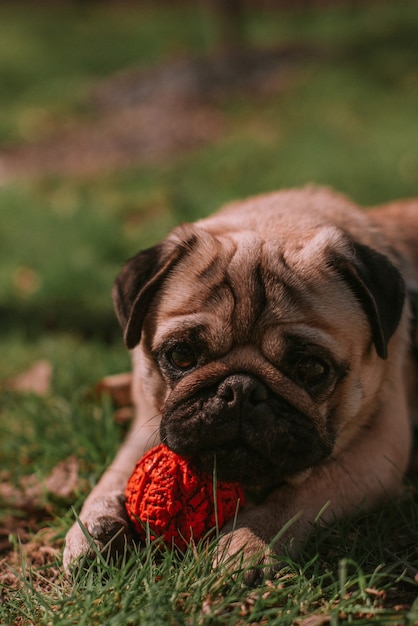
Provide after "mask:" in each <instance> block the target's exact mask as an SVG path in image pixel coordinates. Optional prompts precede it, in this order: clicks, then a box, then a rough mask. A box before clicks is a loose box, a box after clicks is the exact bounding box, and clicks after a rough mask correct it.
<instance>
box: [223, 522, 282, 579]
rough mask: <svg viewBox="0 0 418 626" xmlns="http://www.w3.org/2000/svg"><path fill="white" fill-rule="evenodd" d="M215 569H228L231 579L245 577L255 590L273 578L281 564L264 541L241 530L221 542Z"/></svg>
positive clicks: (251, 532)
mask: <svg viewBox="0 0 418 626" xmlns="http://www.w3.org/2000/svg"><path fill="white" fill-rule="evenodd" d="M214 566H215V567H217V568H218V567H225V568H226V569H227V570H228V571H229V572H230V573H231V574H232V575H236V576H242V578H243V581H244V582H245V583H246V584H247V585H249V586H255V585H257V584H259V583H260V582H261V580H262V579H264V578H272V577H273V576H274V574H275V572H276V571H277V566H278V561H277V558H275V553H274V552H273V551H272V549H271V546H270V545H269V544H268V543H267V542H266V541H265V540H264V539H262V538H261V537H260V536H258V535H257V534H255V533H254V532H253V531H252V530H250V528H247V527H245V526H242V527H240V528H236V529H235V530H231V531H230V532H228V533H226V534H225V535H224V536H222V537H221V538H220V539H219V542H218V545H217V549H216V553H215V559H214Z"/></svg>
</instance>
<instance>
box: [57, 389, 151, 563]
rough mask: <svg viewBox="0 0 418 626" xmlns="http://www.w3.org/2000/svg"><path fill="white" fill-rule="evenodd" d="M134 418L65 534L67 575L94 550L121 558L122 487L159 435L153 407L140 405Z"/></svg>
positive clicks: (124, 530)
mask: <svg viewBox="0 0 418 626" xmlns="http://www.w3.org/2000/svg"><path fill="white" fill-rule="evenodd" d="M136 415H137V417H136V419H135V420H134V422H133V424H132V426H131V429H130V432H129V434H128V436H127V438H126V439H125V441H124V443H123V444H122V446H121V448H120V450H119V452H118V453H117V455H116V457H115V459H114V461H113V462H112V464H111V465H110V467H109V468H108V469H107V470H106V471H105V473H104V474H103V476H102V477H101V479H100V481H99V482H98V484H97V485H96V486H95V487H94V489H93V490H92V492H91V493H90V495H89V496H88V498H87V499H86V501H85V503H84V505H83V508H82V510H81V513H80V519H79V521H78V520H77V521H76V522H75V523H74V524H73V526H72V527H71V528H70V530H69V531H68V533H67V536H66V539H65V548H64V555H63V563H64V568H65V570H66V571H67V572H69V571H70V570H71V566H72V564H73V563H74V562H75V561H78V560H79V559H80V558H81V557H86V558H87V559H92V558H94V556H95V554H96V551H97V549H98V550H99V551H101V552H105V553H107V554H109V553H110V554H112V555H116V554H119V555H121V554H123V551H124V547H125V543H126V541H127V540H128V539H129V524H128V518H127V515H126V512H125V497H124V491H125V485H126V482H127V480H128V478H129V476H130V475H131V473H132V471H133V469H134V467H135V464H136V462H137V461H138V460H139V459H140V458H141V456H142V455H143V454H144V452H145V451H146V450H147V449H148V448H149V447H151V445H154V444H155V443H157V442H156V439H155V438H156V433H158V423H156V421H155V419H156V418H155V409H154V407H146V406H144V402H143V401H142V403H141V406H139V407H137V411H136ZM144 416H146V417H144ZM80 522H81V523H80ZM86 535H87V536H86Z"/></svg>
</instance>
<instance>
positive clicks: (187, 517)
mask: <svg viewBox="0 0 418 626" xmlns="http://www.w3.org/2000/svg"><path fill="white" fill-rule="evenodd" d="M214 491H216V505H215V493H214ZM125 495H126V510H127V513H128V515H129V518H130V519H131V520H132V522H133V524H134V526H135V528H136V531H137V532H138V534H139V536H140V538H142V539H145V537H146V536H147V525H148V526H149V529H150V535H151V538H152V539H155V538H156V537H162V538H163V541H164V542H165V543H166V544H167V545H169V546H171V545H173V544H174V545H176V546H177V547H178V548H180V549H182V550H184V549H185V548H186V546H187V544H188V543H189V542H190V539H191V538H193V539H194V540H195V541H199V539H202V537H204V536H205V535H206V534H207V533H208V532H209V531H210V530H212V529H214V528H215V527H216V526H218V528H222V526H223V525H224V524H225V523H226V522H227V521H228V520H229V519H232V518H233V517H234V516H235V514H236V512H237V510H238V508H239V507H241V506H244V490H243V489H242V487H241V486H240V485H239V484H238V483H228V482H222V481H218V482H216V485H214V481H213V477H212V476H209V475H207V474H203V473H201V472H199V470H198V469H197V468H196V467H195V466H194V464H193V463H192V462H191V461H189V460H188V459H185V458H184V457H181V456H179V455H177V454H175V453H174V452H172V451H171V450H170V449H169V448H167V446H165V445H163V444H160V445H159V446H156V447H155V448H153V449H152V450H149V451H148V452H147V453H146V454H145V455H144V456H143V457H142V459H140V461H139V462H138V463H137V464H136V467H135V470H134V472H133V474H132V476H131V477H130V479H129V480H128V483H127V485H126V490H125Z"/></svg>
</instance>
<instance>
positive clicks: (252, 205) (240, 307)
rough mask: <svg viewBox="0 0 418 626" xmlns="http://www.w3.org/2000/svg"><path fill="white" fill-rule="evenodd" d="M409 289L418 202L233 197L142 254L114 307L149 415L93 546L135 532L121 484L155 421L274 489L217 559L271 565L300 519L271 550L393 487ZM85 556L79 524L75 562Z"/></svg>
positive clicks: (108, 495) (182, 449)
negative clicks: (362, 205) (240, 555)
mask: <svg viewBox="0 0 418 626" xmlns="http://www.w3.org/2000/svg"><path fill="white" fill-rule="evenodd" d="M409 292H418V202H412V201H411V202H408V201H405V202H400V203H395V204H393V205H390V206H386V207H382V208H377V209H373V210H369V211H362V210H359V209H358V208H357V207H356V206H355V205H353V204H352V203H351V202H349V201H348V200H347V199H346V198H344V197H342V196H339V195H337V194H334V193H332V192H330V191H328V190H325V189H317V188H310V187H309V188H306V189H303V190H291V191H284V192H279V193H275V194H271V195H267V196H260V197H256V198H252V199H249V200H247V201H244V202H241V203H236V204H233V205H230V206H228V207H226V208H225V209H223V210H222V211H221V212H220V213H217V214H215V215H214V216H212V217H209V218H207V219H205V220H201V221H199V222H197V223H196V224H194V225H184V226H181V227H179V228H177V229H175V230H174V231H173V233H171V234H170V235H169V237H168V238H167V239H166V240H164V241H163V242H162V243H161V244H159V245H158V246H155V247H154V248H152V249H150V250H148V251H145V252H143V253H140V254H139V255H137V256H136V257H134V259H132V260H131V261H129V262H128V264H127V265H126V266H125V269H124V270H123V271H122V273H121V274H120V276H119V277H118V279H117V281H116V285H115V291H114V300H115V306H116V310H117V314H118V317H119V320H120V322H121V325H122V327H123V329H124V333H125V341H126V344H127V346H128V347H129V348H130V349H132V350H133V364H134V370H133V397H134V400H135V404H136V419H135V422H134V424H133V426H132V429H131V432H130V435H129V436H128V438H127V440H126V442H125V443H124V445H123V447H122V448H121V450H120V452H119V454H118V455H117V457H116V459H115V461H114V462H113V464H112V465H111V467H110V468H109V469H108V470H107V472H106V473H105V474H104V476H103V477H102V479H101V481H100V482H99V484H98V485H97V487H96V488H95V489H94V490H93V492H92V493H91V494H90V496H89V498H88V499H87V501H86V503H85V505H84V507H83V510H82V512H81V515H80V518H81V521H82V522H83V524H84V525H85V527H86V529H87V530H88V531H89V533H90V534H91V536H92V538H93V539H94V541H95V542H96V543H97V544H98V545H99V547H100V548H102V547H104V545H105V544H106V543H107V542H108V541H109V540H110V539H111V538H112V536H113V535H114V534H115V532H116V531H120V530H121V531H122V533H121V534H120V535H119V539H121V538H122V539H123V536H124V535H126V534H127V533H128V523H127V520H126V516H125V513H124V508H123V492H124V486H125V483H126V480H127V478H128V476H129V475H130V473H131V471H132V469H133V467H134V464H135V462H136V461H137V460H138V459H139V458H140V457H141V455H142V454H143V453H144V451H145V450H146V449H147V448H149V447H151V446H153V445H155V444H156V443H158V441H156V435H155V433H156V431H157V430H158V426H159V429H160V436H161V439H162V440H163V441H164V442H165V443H166V444H167V445H168V446H169V447H171V448H172V449H173V450H174V451H176V452H178V453H180V454H183V455H186V456H189V457H192V458H193V459H194V460H195V461H196V462H197V464H198V465H200V467H201V468H202V469H204V470H207V471H209V472H211V471H212V468H213V464H214V463H216V471H217V474H218V476H219V478H221V479H226V480H238V481H240V482H241V483H242V484H243V485H244V486H246V487H247V488H248V489H249V490H250V491H251V490H253V491H256V492H260V493H267V494H268V495H267V496H266V497H265V499H264V500H263V501H262V503H261V504H259V505H257V506H254V507H253V508H246V509H244V510H243V511H242V512H241V513H240V514H239V516H238V518H237V520H236V522H235V525H234V528H232V527H229V528H226V529H224V531H225V534H224V537H223V539H222V540H221V544H220V551H219V554H220V555H221V556H227V555H232V554H235V553H237V552H240V551H241V549H242V550H243V552H244V556H245V558H246V560H247V561H249V562H250V561H251V562H267V561H268V559H269V547H268V546H269V544H271V543H272V540H273V539H274V538H275V536H276V535H277V534H278V533H279V532H280V530H281V529H282V527H283V526H284V525H285V524H286V523H287V522H288V521H289V520H291V519H292V518H293V523H292V525H291V527H290V529H289V530H288V531H287V532H286V533H283V534H281V536H280V540H278V541H276V543H275V544H274V548H275V550H276V551H277V550H279V551H280V549H281V548H283V544H284V543H285V542H288V541H289V538H290V537H293V538H294V539H295V545H296V544H297V543H298V542H299V541H301V540H303V539H304V538H305V537H306V535H307V534H308V532H309V529H310V527H311V525H312V522H313V521H314V520H315V519H316V518H317V516H318V514H319V513H320V512H321V515H322V519H323V520H325V521H330V520H332V519H334V518H335V517H337V518H341V517H343V516H346V515H349V514H351V513H353V512H354V511H356V509H357V508H358V507H359V506H365V507H367V508H371V507H373V506H375V505H376V504H377V503H378V502H379V501H380V500H381V499H382V498H383V497H385V496H386V497H387V496H388V495H391V494H393V495H396V494H397V493H398V492H399V490H400V487H401V484H402V478H403V475H404V472H405V470H406V467H407V463H408V458H409V454H410V447H411V427H410V413H412V412H413V411H414V410H415V409H414V407H413V405H414V402H415V401H414V398H413V396H414V393H415V392H416V386H417V377H416V371H415V369H414V364H413V360H412V356H411V355H412V350H411V307H410V303H409V299H408V295H407V294H408V293H409ZM113 545H114V547H118V546H119V547H120V541H119V544H118V541H117V540H115V541H114V542H113ZM270 547H271V545H270ZM88 551H89V543H88V541H87V539H86V537H85V535H84V534H83V532H82V530H81V529H80V526H79V525H78V524H75V525H74V526H73V527H72V529H71V530H70V531H69V533H68V535H67V543H66V549H65V554H64V562H65V565H66V567H67V568H68V567H69V565H70V563H71V562H72V561H73V560H74V559H75V558H77V557H78V556H80V555H83V554H86V553H88Z"/></svg>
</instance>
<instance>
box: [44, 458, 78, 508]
mask: <svg viewBox="0 0 418 626" xmlns="http://www.w3.org/2000/svg"><path fill="white" fill-rule="evenodd" d="M78 470H79V462H78V459H77V457H75V456H70V457H68V458H67V459H64V460H63V461H61V462H60V463H58V464H57V465H56V466H55V467H54V468H53V470H52V471H51V473H50V474H49V476H47V477H46V478H45V481H44V485H45V487H46V488H47V490H48V491H49V493H51V494H53V495H54V496H57V497H58V498H62V499H63V500H65V499H66V498H69V497H70V496H72V495H73V494H74V492H75V491H76V490H77V486H78V482H79V479H78Z"/></svg>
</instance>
